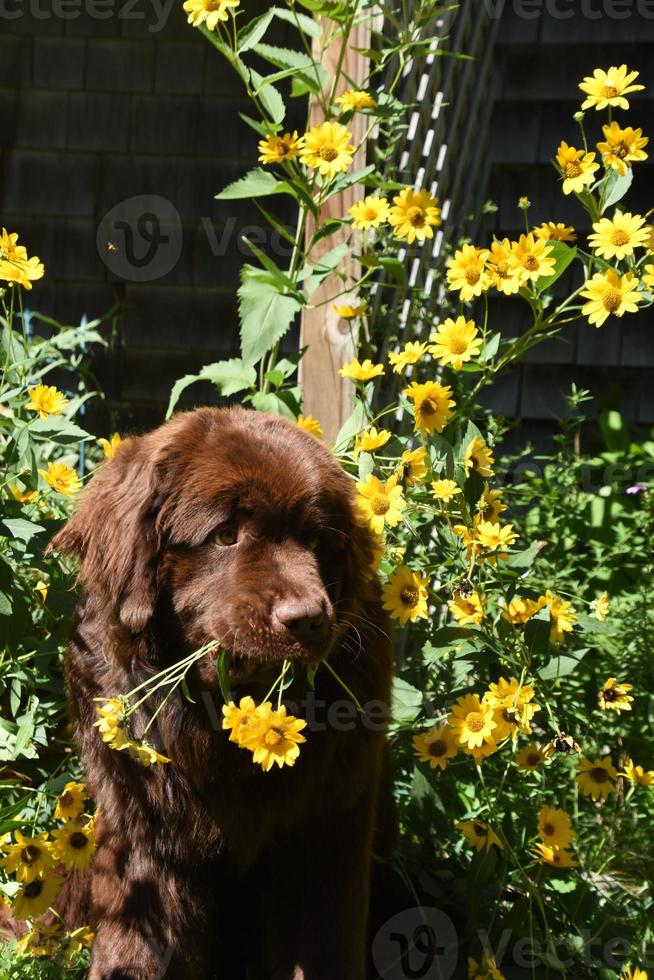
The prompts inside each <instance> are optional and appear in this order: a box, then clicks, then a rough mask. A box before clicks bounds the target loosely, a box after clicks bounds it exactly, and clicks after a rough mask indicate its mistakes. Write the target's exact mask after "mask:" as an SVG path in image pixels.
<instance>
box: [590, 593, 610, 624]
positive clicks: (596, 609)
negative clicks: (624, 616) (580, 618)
mask: <svg viewBox="0 0 654 980" xmlns="http://www.w3.org/2000/svg"><path fill="white" fill-rule="evenodd" d="M591 609H592V611H593V616H594V617H595V619H599V621H600V623H603V622H604V620H605V619H606V617H607V616H608V614H609V594H608V592H602V594H601V596H600V597H599V599H594V600H593V602H592V603H591Z"/></svg>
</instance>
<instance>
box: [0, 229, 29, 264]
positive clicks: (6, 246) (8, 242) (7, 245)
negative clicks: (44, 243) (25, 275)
mask: <svg viewBox="0 0 654 980" xmlns="http://www.w3.org/2000/svg"><path fill="white" fill-rule="evenodd" d="M0 258H2V259H7V260H8V261H10V262H15V261H19V262H26V261H27V249H26V248H25V246H24V245H19V244H18V235H17V234H16V232H13V233H12V234H9V232H8V231H7V229H6V228H3V229H2V234H1V235H0Z"/></svg>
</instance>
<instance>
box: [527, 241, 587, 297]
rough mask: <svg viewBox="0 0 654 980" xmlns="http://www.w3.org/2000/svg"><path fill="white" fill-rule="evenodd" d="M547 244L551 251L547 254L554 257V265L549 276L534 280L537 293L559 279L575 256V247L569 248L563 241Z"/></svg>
mask: <svg viewBox="0 0 654 980" xmlns="http://www.w3.org/2000/svg"><path fill="white" fill-rule="evenodd" d="M547 244H548V245H549V246H551V252H550V253H549V254H550V257H553V258H554V259H555V261H556V266H555V267H554V272H553V273H552V275H551V276H541V278H540V279H538V280H537V281H536V289H537V291H538V292H539V293H542V292H544V291H545V290H546V289H549V287H550V286H552V285H553V284H554V283H555V282H556V281H557V279H560V278H561V276H562V275H563V273H564V272H565V270H566V269H567V268H568V266H569V265H570V263H571V262H573V261H574V259H575V258H576V257H577V249H576V248H575V247H572V248H571V247H570V246H569V245H566V244H565V242H548V243H547Z"/></svg>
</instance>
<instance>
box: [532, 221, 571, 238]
mask: <svg viewBox="0 0 654 980" xmlns="http://www.w3.org/2000/svg"><path fill="white" fill-rule="evenodd" d="M533 233H534V235H535V237H536V238H542V239H544V240H545V241H546V242H574V241H576V240H577V236H576V234H575V230H574V228H572V226H571V225H565V224H564V223H563V222H562V221H543V223H542V224H541V225H538V227H537V228H534V232H533Z"/></svg>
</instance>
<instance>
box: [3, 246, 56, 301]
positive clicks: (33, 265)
mask: <svg viewBox="0 0 654 980" xmlns="http://www.w3.org/2000/svg"><path fill="white" fill-rule="evenodd" d="M18 248H19V249H22V248H23V246H22V245H19V246H18ZM23 251H24V249H23ZM44 275H45V269H44V267H43V263H42V262H41V260H40V259H39V258H38V256H36V255H34V256H32V258H29V259H21V258H12V259H2V260H0V279H4V281H5V282H8V283H11V284H12V285H13V284H14V283H16V284H17V285H19V286H22V287H23V289H27V290H30V289H31V288H32V283H33V282H36V281H37V280H38V279H42V278H43V276H44Z"/></svg>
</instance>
